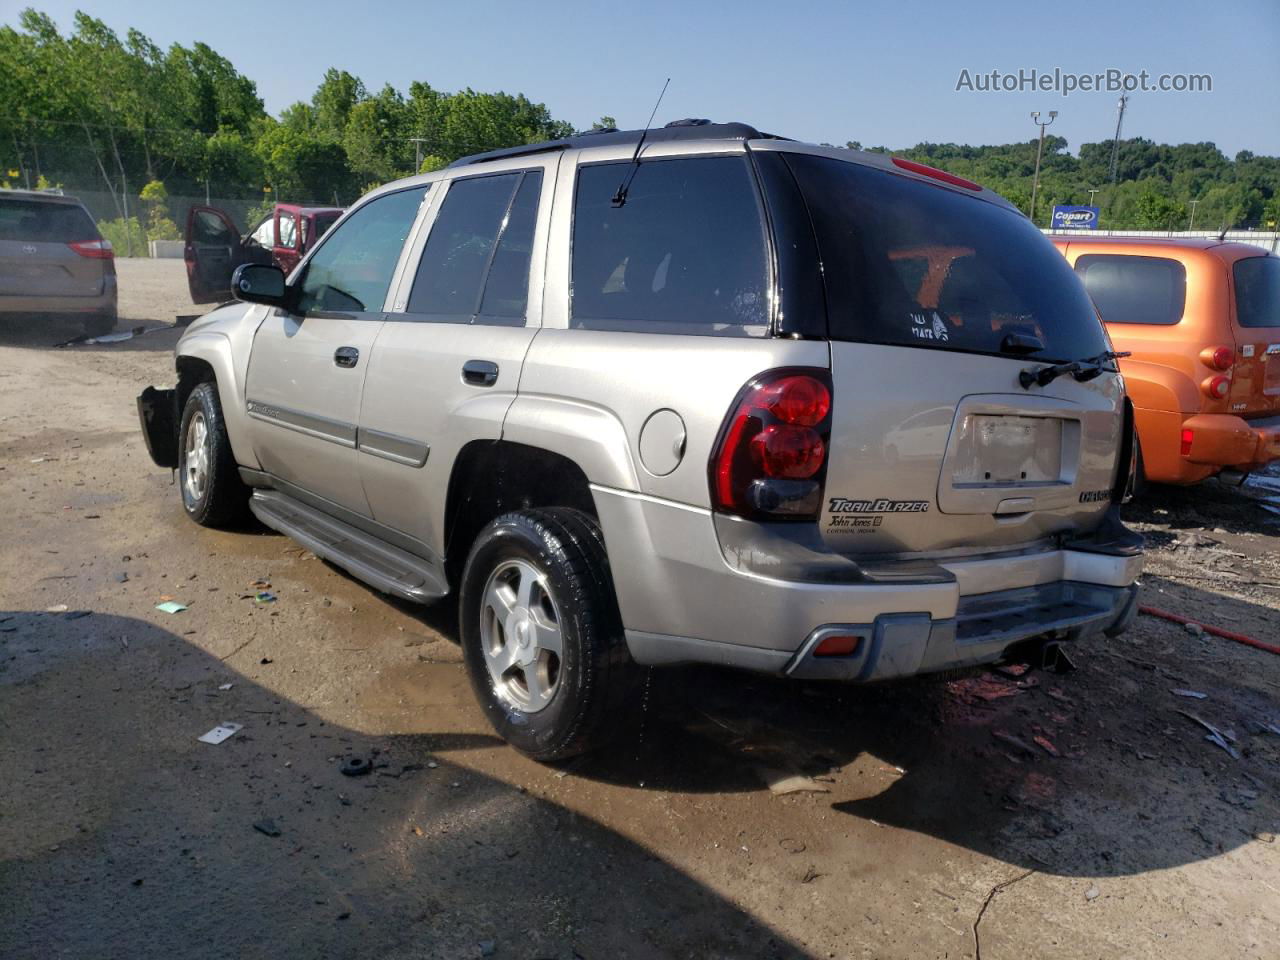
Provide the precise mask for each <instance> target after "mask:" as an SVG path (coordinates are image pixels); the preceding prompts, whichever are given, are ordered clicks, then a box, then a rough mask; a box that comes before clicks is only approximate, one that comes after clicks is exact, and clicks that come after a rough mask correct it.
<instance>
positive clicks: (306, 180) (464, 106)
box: [0, 9, 1280, 239]
mask: <svg viewBox="0 0 1280 960" xmlns="http://www.w3.org/2000/svg"><path fill="white" fill-rule="evenodd" d="M0 105H2V106H0V181H2V182H4V183H6V184H7V185H9V186H13V187H21V186H35V185H37V184H40V185H44V184H57V185H62V186H64V187H65V188H66V189H67V190H68V192H75V191H76V190H81V191H89V190H93V191H102V192H105V193H106V194H109V195H110V197H111V202H112V204H113V205H114V207H115V212H116V215H117V217H119V218H124V217H126V215H128V216H129V217H131V220H130V221H129V222H130V223H132V224H135V225H136V226H137V229H139V230H141V231H142V232H143V233H145V234H148V235H150V234H152V233H154V234H156V235H157V236H153V237H152V239H156V238H157V237H158V236H160V235H164V236H168V235H169V234H171V233H172V232H173V225H172V224H171V223H169V222H166V221H167V210H166V208H165V206H164V201H165V198H166V196H188V197H191V196H213V197H220V198H240V199H244V200H246V201H257V202H258V203H259V204H261V203H262V202H263V201H264V200H265V201H266V202H267V203H269V202H270V201H271V200H272V199H276V198H278V199H281V200H292V201H309V202H323V203H334V204H338V205H342V204H347V203H350V202H351V201H352V200H354V199H355V198H356V197H358V196H359V195H360V194H361V193H363V192H364V191H365V190H367V189H369V188H370V187H372V186H375V185H377V184H381V183H385V182H387V181H389V180H393V179H396V178H398V177H402V176H406V175H408V174H410V173H413V172H414V171H415V170H419V171H422V170H433V169H438V168H439V167H441V166H444V165H445V164H447V163H449V162H451V161H452V160H454V159H457V158H458V157H460V156H464V155H466V154H469V153H476V152H479V151H483V150H490V149H496V148H499V147H507V146H514V145H518V144H522V143H532V142H536V141H539V140H547V139H554V138H557V137H562V136H567V135H569V134H570V133H572V132H573V127H572V125H571V124H569V123H567V122H565V121H562V120H556V119H555V118H553V117H552V115H551V112H550V111H549V110H548V109H547V107H546V106H545V105H544V104H541V103H536V102H534V101H532V100H530V99H528V98H527V97H526V96H525V95H524V94H507V93H502V92H498V93H483V92H477V91H474V90H471V89H466V90H461V91H457V92H453V93H449V92H444V91H440V90H436V89H434V88H433V87H431V86H430V85H429V84H428V83H425V82H420V81H415V82H414V83H411V84H410V85H409V89H408V92H407V94H406V93H402V92H401V91H399V90H396V89H395V88H394V87H392V86H390V85H386V86H384V87H382V88H381V89H380V90H376V91H371V90H369V89H368V88H366V87H365V85H364V83H363V82H362V81H361V80H360V79H359V78H358V77H355V76H353V75H352V74H350V73H348V72H346V71H345V70H339V69H330V70H328V71H327V72H326V73H325V75H324V78H323V79H322V80H321V82H320V85H319V86H318V87H317V89H316V91H315V93H314V94H313V95H312V97H311V99H310V100H309V101H299V102H297V103H294V104H293V105H291V106H289V107H287V108H286V109H285V110H284V111H282V112H281V114H280V115H279V116H278V117H273V116H271V115H270V114H268V113H267V111H266V110H265V108H264V106H263V103H262V100H261V98H260V97H259V96H258V93H257V88H256V86H255V84H254V82H253V80H252V79H250V78H249V77H247V76H244V75H243V74H241V73H240V72H239V71H237V70H236V68H235V67H234V66H233V65H232V64H231V62H230V61H229V60H227V59H226V58H225V57H224V56H222V55H221V54H219V53H218V52H217V51H215V50H213V49H212V48H211V47H209V46H208V45H206V44H203V43H194V44H192V45H191V46H190V47H185V46H183V45H181V44H176V43H175V44H173V45H172V46H170V47H169V48H168V49H167V50H166V49H161V48H160V47H159V46H157V45H156V44H155V43H153V42H152V41H151V40H150V39H149V38H148V37H146V36H145V35H144V34H143V33H141V32H140V31H138V30H132V29H131V30H129V31H128V32H127V33H126V34H125V35H124V36H123V37H121V36H119V35H118V34H116V33H115V32H114V31H113V30H111V29H110V28H109V27H108V26H107V25H106V24H105V23H104V22H103V21H102V20H100V19H97V18H95V17H92V16H89V15H88V14H85V13H83V12H79V13H77V14H76V16H75V20H74V23H73V26H72V29H71V31H70V32H69V33H67V34H63V33H62V32H61V31H60V30H59V29H58V26H57V24H56V23H55V22H54V21H53V19H52V18H51V17H49V16H47V15H46V14H43V13H40V12H38V11H36V10H32V9H28V10H25V11H23V12H22V13H21V15H20V16H19V19H18V23H17V25H16V26H9V25H5V26H0ZM611 122H612V121H611V119H610V118H607V117H605V118H601V121H600V122H599V123H598V124H597V126H602V125H610V124H611ZM846 146H847V147H850V148H856V149H862V146H861V144H859V143H857V142H856V141H850V142H848V143H847V144H846ZM1112 147H1113V144H1112V142H1111V141H1109V140H1107V141H1102V142H1098V143H1085V144H1082V145H1081V146H1080V150H1079V154H1078V155H1072V154H1071V153H1069V152H1067V142H1066V141H1065V140H1064V139H1063V138H1061V137H1056V136H1048V137H1046V138H1045V150H1044V157H1043V160H1042V164H1041V175H1040V187H1039V194H1038V199H1037V211H1036V220H1037V222H1038V223H1040V224H1041V225H1047V223H1048V219H1049V212H1050V210H1051V209H1052V206H1053V205H1054V204H1057V203H1072V204H1085V203H1088V202H1089V200H1090V197H1091V196H1093V197H1094V198H1095V204H1096V205H1097V206H1100V207H1101V208H1102V218H1101V219H1102V224H1101V225H1102V226H1104V227H1112V228H1121V229H1124V228H1128V229H1158V230H1166V229H1186V228H1187V226H1188V225H1189V224H1190V222H1191V217H1192V208H1193V205H1192V201H1195V204H1194V217H1195V226H1196V227H1203V228H1207V229H1209V228H1211V229H1221V228H1226V227H1237V226H1246V225H1247V226H1267V225H1273V224H1275V222H1276V221H1277V220H1280V158H1277V157H1267V156H1255V155H1254V154H1252V153H1249V152H1248V151H1242V152H1240V153H1238V154H1236V156H1235V157H1234V158H1228V157H1227V156H1225V155H1224V154H1223V153H1222V152H1221V151H1220V150H1218V149H1217V147H1215V146H1214V145H1213V144H1212V143H1196V144H1180V145H1177V146H1168V145H1164V144H1157V143H1152V142H1151V141H1149V140H1144V139H1141V138H1136V139H1129V140H1124V141H1121V143H1120V144H1119V151H1118V163H1117V168H1116V176H1115V180H1114V182H1112V178H1111V176H1110V169H1109V168H1110V163H1111V154H1112ZM870 149H873V150H878V151H882V152H888V151H887V148H885V147H873V148H870ZM894 152H895V153H897V154H898V155H901V156H906V157H909V158H911V159H914V160H919V161H921V162H923V163H928V164H931V165H933V166H937V167H940V168H942V169H944V170H947V171H950V172H952V173H955V174H958V175H960V176H964V177H968V178H970V179H973V180H977V181H978V182H980V183H982V184H984V185H986V186H989V187H991V188H993V189H995V190H996V191H998V192H1000V193H1001V194H1003V195H1004V196H1006V197H1007V198H1009V199H1010V200H1011V201H1012V202H1013V203H1015V204H1016V205H1018V206H1019V207H1021V208H1022V209H1023V210H1026V209H1027V208H1028V205H1029V201H1030V195H1031V183H1032V173H1033V169H1034V165H1035V153H1036V142H1035V141H1034V140H1031V141H1028V142H1025V143H1013V144H1005V145H998V146H979V147H972V146H966V145H960V144H949V143H948V144H937V143H922V144H918V145H916V146H914V147H911V148H909V149H906V150H898V151H894ZM1091 190H1092V191H1094V192H1093V193H1092V194H1091V193H1090V191H1091ZM122 222H123V221H122Z"/></svg>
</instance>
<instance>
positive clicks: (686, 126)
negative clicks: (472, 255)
mask: <svg viewBox="0 0 1280 960" xmlns="http://www.w3.org/2000/svg"><path fill="white" fill-rule="evenodd" d="M644 132H645V131H643V130H608V129H606V130H589V131H586V132H583V133H575V134H574V135H573V136H571V137H564V138H563V139H560V140H547V141H544V142H542V143H528V144H524V145H523V146H519V147H506V148H504V149H502V150H488V151H486V152H484V153H473V154H471V155H470V156H467V157H460V158H458V159H457V160H455V161H453V163H451V164H449V166H451V167H465V166H470V165H471V164H473V163H483V162H484V161H486V160H501V159H505V158H507V157H523V156H527V155H530V154H537V153H550V152H552V151H555V150H570V149H573V148H574V147H601V146H612V145H615V144H628V143H636V142H637V141H639V139H640V136H641V135H642V134H643V133H644ZM784 139H786V138H785V137H776V136H774V135H773V134H769V133H761V132H760V131H759V130H757V129H756V128H755V127H753V126H751V125H749V124H746V123H712V122H711V121H710V120H695V119H692V118H690V119H685V120H675V121H673V122H671V123H668V124H667V125H666V126H663V127H656V128H654V129H652V130H650V131H649V132H648V136H646V137H645V143H667V142H670V141H673V140H784Z"/></svg>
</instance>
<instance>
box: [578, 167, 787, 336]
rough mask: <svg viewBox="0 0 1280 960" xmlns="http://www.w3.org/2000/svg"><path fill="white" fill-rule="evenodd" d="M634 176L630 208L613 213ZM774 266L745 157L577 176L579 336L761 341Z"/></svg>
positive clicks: (602, 170) (593, 171)
mask: <svg viewBox="0 0 1280 960" xmlns="http://www.w3.org/2000/svg"><path fill="white" fill-rule="evenodd" d="M633 173H634V178H633V179H632V181H631V185H630V187H629V188H628V190H627V200H626V203H625V204H623V205H622V206H620V207H619V206H615V205H614V204H613V197H614V195H615V194H616V193H617V192H618V188H619V186H620V185H621V184H622V182H623V181H624V180H625V179H626V178H627V177H628V176H631V175H632V174H633ZM766 262H767V261H766V258H765V237H764V226H763V222H762V220H761V217H760V206H759V203H758V201H757V194H756V188H755V183H754V181H753V180H752V177H751V173H750V171H749V170H748V168H747V161H746V159H745V158H744V157H690V158H682V159H676V160H649V161H646V162H644V163H641V164H640V165H639V166H638V167H634V166H633V165H632V164H630V163H625V162H623V163H602V164H595V165H592V166H584V167H582V168H581V169H580V171H579V173H578V191H577V196H576V198H575V200H574V208H573V321H572V324H573V326H575V327H591V328H595V329H605V330H634V331H640V332H652V333H663V332H665V333H691V334H703V335H716V334H730V335H732V334H738V335H741V334H749V335H757V336H758V335H762V334H764V333H765V331H766V329H767V327H768V322H769V317H768V306H767V299H766V297H765V289H766V284H767V270H766Z"/></svg>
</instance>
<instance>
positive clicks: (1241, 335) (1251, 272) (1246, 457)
mask: <svg viewBox="0 0 1280 960" xmlns="http://www.w3.org/2000/svg"><path fill="white" fill-rule="evenodd" d="M1054 242H1055V243H1056V244H1057V246H1058V248H1059V249H1060V250H1061V251H1062V253H1063V255H1064V256H1065V257H1066V258H1067V260H1068V262H1070V263H1071V265H1072V266H1073V267H1074V268H1075V271H1076V273H1077V274H1079V275H1080V277H1081V279H1083V280H1084V285H1085V288H1086V289H1087V290H1088V291H1089V295H1090V296H1091V297H1092V298H1093V302H1094V304H1095V305H1096V306H1097V308H1098V312H1099V313H1100V314H1101V316H1102V320H1103V322H1104V323H1105V324H1106V327H1107V332H1108V333H1109V334H1110V335H1111V339H1112V341H1113V342H1114V344H1115V346H1116V348H1117V349H1118V350H1121V351H1129V352H1131V353H1132V356H1130V357H1127V358H1125V359H1122V360H1121V361H1120V368H1121V370H1122V371H1123V373H1124V377H1125V383H1126V385H1127V387H1128V390H1129V396H1130V397H1131V398H1132V399H1133V404H1134V413H1135V416H1136V418H1137V424H1138V441H1139V453H1140V457H1141V468H1142V474H1143V476H1144V478H1145V479H1146V480H1149V481H1151V482H1153V483H1175V484H1188V483H1196V482H1198V481H1201V480H1204V479H1206V478H1207V477H1212V476H1215V475H1216V476H1218V477H1220V478H1221V479H1223V480H1225V481H1229V482H1233V483H1239V482H1241V481H1243V480H1244V478H1245V477H1246V476H1247V475H1248V474H1249V472H1250V471H1251V470H1257V469H1260V468H1261V467H1263V466H1265V465H1266V464H1267V463H1268V462H1270V461H1272V460H1276V459H1280V257H1276V256H1274V255H1270V254H1268V253H1267V252H1266V251H1265V250H1263V249H1261V248H1260V247H1254V246H1251V245H1249V244H1243V243H1220V242H1217V241H1214V240H1196V239H1186V238H1182V239H1175V238H1169V239H1163V238H1148V237H1142V238H1137V237H1132V238H1110V237H1098V238H1096V239H1095V238H1092V237H1087V238H1086V237H1058V238H1056V239H1055V241H1054Z"/></svg>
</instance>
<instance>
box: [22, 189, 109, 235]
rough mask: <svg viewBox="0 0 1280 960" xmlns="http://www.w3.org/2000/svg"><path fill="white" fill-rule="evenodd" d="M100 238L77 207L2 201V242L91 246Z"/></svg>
mask: <svg viewBox="0 0 1280 960" xmlns="http://www.w3.org/2000/svg"><path fill="white" fill-rule="evenodd" d="M97 239H99V237H98V228H97V227H96V226H94V223H93V220H92V219H90V217H89V214H88V213H86V212H85V211H84V208H82V207H80V206H77V205H76V204H72V203H50V202H41V201H39V200H17V199H11V198H8V197H5V198H0V240H17V241H22V242H25V243H87V242H89V241H92V240H97Z"/></svg>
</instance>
